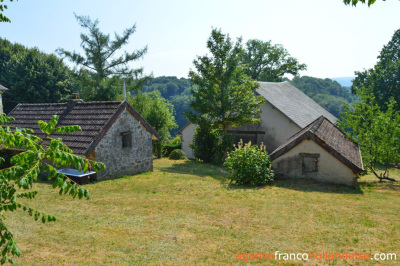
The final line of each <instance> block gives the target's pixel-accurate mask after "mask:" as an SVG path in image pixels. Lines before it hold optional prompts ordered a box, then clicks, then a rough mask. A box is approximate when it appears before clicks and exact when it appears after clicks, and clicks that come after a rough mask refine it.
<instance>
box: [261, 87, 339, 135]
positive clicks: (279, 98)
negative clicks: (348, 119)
mask: <svg viewBox="0 0 400 266" xmlns="http://www.w3.org/2000/svg"><path fill="white" fill-rule="evenodd" d="M259 84H260V87H259V88H258V89H257V93H259V94H260V95H261V96H263V97H264V98H265V99H266V100H267V101H268V102H269V103H271V104H272V105H273V106H274V107H275V108H277V109H278V110H279V111H281V112H282V113H283V114H284V115H286V116H287V117H288V118H289V119H290V120H291V121H293V122H294V123H295V124H297V125H298V126H299V127H301V128H304V127H305V126H307V125H308V124H310V123H311V122H312V121H314V120H315V119H317V118H318V117H320V116H321V115H323V116H325V117H326V118H327V119H329V120H330V121H331V122H332V123H335V121H336V120H337V119H336V117H334V116H333V115H332V114H331V113H329V112H328V111H327V110H325V109H324V108H322V107H321V106H320V105H319V104H318V103H316V102H315V101H314V100H313V99H311V98H310V97H308V96H307V95H305V94H304V93H303V92H302V91H300V90H299V89H298V88H296V87H295V86H293V85H292V84H290V83H289V82H287V81H285V82H259Z"/></svg>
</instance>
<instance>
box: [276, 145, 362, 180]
mask: <svg viewBox="0 0 400 266" xmlns="http://www.w3.org/2000/svg"><path fill="white" fill-rule="evenodd" d="M302 153H308V154H318V155H319V159H318V171H316V172H308V173H303V170H302V158H301V154H302ZM272 169H273V170H274V171H275V173H277V174H282V175H284V176H286V177H290V178H312V179H315V180H317V181H322V182H328V183H335V184H344V185H349V186H351V185H354V184H355V182H356V181H357V175H356V174H354V173H353V172H352V170H351V169H350V168H349V167H347V166H346V165H345V164H343V163H342V162H341V161H339V160H338V159H336V158H335V157H334V156H333V155H332V154H330V153H329V152H327V151H326V150H324V149H323V148H322V147H321V146H319V145H318V144H316V143H315V142H314V141H312V140H304V141H303V142H301V143H300V144H298V145H297V146H295V147H293V148H292V149H291V150H290V151H288V152H287V153H285V154H283V155H282V156H280V157H278V158H276V159H275V160H273V161H272Z"/></svg>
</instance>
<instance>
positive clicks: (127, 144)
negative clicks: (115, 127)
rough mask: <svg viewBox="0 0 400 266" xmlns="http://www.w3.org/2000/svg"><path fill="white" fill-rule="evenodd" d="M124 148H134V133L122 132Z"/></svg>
mask: <svg viewBox="0 0 400 266" xmlns="http://www.w3.org/2000/svg"><path fill="white" fill-rule="evenodd" d="M121 136H122V148H131V147H132V131H127V132H122V133H121Z"/></svg>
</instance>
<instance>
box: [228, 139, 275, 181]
mask: <svg viewBox="0 0 400 266" xmlns="http://www.w3.org/2000/svg"><path fill="white" fill-rule="evenodd" d="M224 166H225V167H226V169H227V171H228V172H229V175H228V179H230V181H231V182H233V183H236V184H238V185H257V186H259V185H264V184H266V183H268V182H271V181H274V172H273V171H272V170H271V162H270V159H269V156H268V153H267V152H266V151H265V146H264V145H263V144H261V147H260V148H258V147H257V146H251V142H249V143H247V144H245V145H243V141H242V140H240V142H239V144H238V146H237V147H235V150H234V151H233V152H231V153H229V155H228V158H226V160H225V163H224Z"/></svg>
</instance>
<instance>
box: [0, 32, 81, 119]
mask: <svg viewBox="0 0 400 266" xmlns="http://www.w3.org/2000/svg"><path fill="white" fill-rule="evenodd" d="M0 84H2V85H3V86H5V87H7V88H9V89H10V90H9V91H7V94H6V95H7V96H6V97H4V110H5V112H6V113H7V112H9V111H11V110H12V109H13V108H14V107H15V106H16V105H17V104H18V103H49V102H53V103H54V102H64V101H65V100H66V99H67V97H68V96H69V95H71V92H72V91H73V90H74V87H75V86H76V83H75V79H74V75H73V72H72V71H71V70H70V69H69V68H68V66H67V65H66V64H65V63H64V62H63V61H62V60H61V59H59V58H57V56H56V55H54V54H46V53H43V52H41V51H39V50H38V49H37V48H27V47H25V46H23V45H20V44H16V43H14V44H13V43H11V42H9V41H8V40H5V39H1V38H0Z"/></svg>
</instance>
